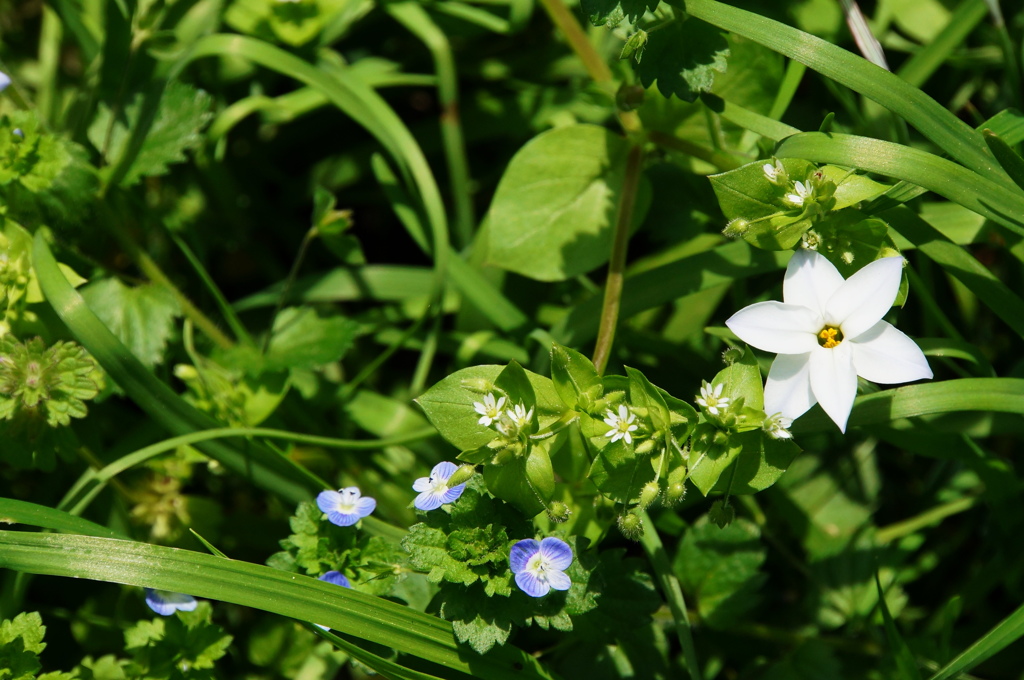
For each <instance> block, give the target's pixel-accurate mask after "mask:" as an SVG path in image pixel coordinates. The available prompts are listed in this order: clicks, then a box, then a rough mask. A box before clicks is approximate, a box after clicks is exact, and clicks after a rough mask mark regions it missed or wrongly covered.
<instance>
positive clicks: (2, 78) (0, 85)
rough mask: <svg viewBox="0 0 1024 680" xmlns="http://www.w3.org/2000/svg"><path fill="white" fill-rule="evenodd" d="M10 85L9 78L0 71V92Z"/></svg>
mask: <svg viewBox="0 0 1024 680" xmlns="http://www.w3.org/2000/svg"><path fill="white" fill-rule="evenodd" d="M10 84H11V77H10V76H9V75H7V74H6V73H4V72H3V71H0V92H3V91H4V90H6V89H7V87H8V86H9V85H10Z"/></svg>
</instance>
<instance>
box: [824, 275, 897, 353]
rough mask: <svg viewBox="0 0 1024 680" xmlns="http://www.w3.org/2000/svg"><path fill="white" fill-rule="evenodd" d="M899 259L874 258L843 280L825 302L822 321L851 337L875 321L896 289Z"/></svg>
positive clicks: (881, 314)
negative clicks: (838, 328) (823, 319)
mask: <svg viewBox="0 0 1024 680" xmlns="http://www.w3.org/2000/svg"><path fill="white" fill-rule="evenodd" d="M902 276H903V258H902V257H898V256H897V257H886V258H882V259H881V260H875V261H874V262H872V263H871V264H869V265H867V266H866V267H864V268H863V269H861V270H860V271H859V272H857V273H856V274H854V275H853V276H851V277H850V278H848V279H846V281H845V282H843V285H842V286H840V287H839V290H837V291H836V292H835V293H834V294H833V295H832V297H830V298H829V300H828V303H827V305H826V312H825V321H826V322H827V323H829V324H832V325H835V326H839V327H840V328H841V329H842V331H843V336H844V337H845V338H846V339H847V340H852V339H854V338H856V337H857V336H858V335H860V334H861V333H863V332H864V331H866V330H867V329H869V328H871V327H872V326H874V325H875V324H876V323H878V322H879V321H880V320H881V318H882V316H884V315H885V313H886V312H887V311H889V308H890V307H892V303H893V301H894V300H896V294H897V293H899V290H900V278H901V277H902Z"/></svg>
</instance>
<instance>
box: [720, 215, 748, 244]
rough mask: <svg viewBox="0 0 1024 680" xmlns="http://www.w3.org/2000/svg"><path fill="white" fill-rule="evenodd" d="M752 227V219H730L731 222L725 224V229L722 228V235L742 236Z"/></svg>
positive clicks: (727, 236)
mask: <svg viewBox="0 0 1024 680" xmlns="http://www.w3.org/2000/svg"><path fill="white" fill-rule="evenodd" d="M749 228H750V221H749V220H746V219H744V218H742V217H737V218H735V219H731V220H729V223H728V224H726V225H725V229H723V230H722V235H723V236H725V237H726V238H732V239H736V238H740V237H741V236H743V234H745V233H747V229H749Z"/></svg>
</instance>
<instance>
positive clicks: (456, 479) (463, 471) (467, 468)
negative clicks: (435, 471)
mask: <svg viewBox="0 0 1024 680" xmlns="http://www.w3.org/2000/svg"><path fill="white" fill-rule="evenodd" d="M475 474H476V466H475V465H469V464H466V465H462V466H460V467H459V469H458V470H456V471H455V472H453V473H452V476H451V477H449V478H448V488H451V487H453V486H458V485H459V484H463V483H465V482H468V481H469V480H470V478H471V477H472V476H473V475H475Z"/></svg>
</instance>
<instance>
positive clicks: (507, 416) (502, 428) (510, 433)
mask: <svg viewBox="0 0 1024 680" xmlns="http://www.w3.org/2000/svg"><path fill="white" fill-rule="evenodd" d="M532 420H533V409H532V408H531V409H530V410H529V411H527V410H526V405H524V404H523V402H519V403H518V404H516V405H515V406H513V407H512V408H511V409H507V410H506V411H505V412H504V413H502V414H501V420H500V421H499V422H498V423H497V424H495V427H497V428H498V432H500V433H502V434H503V435H505V436H506V437H509V438H513V437H518V436H519V433H520V432H522V431H523V430H525V429H526V428H527V426H529V424H530V422H531V421H532Z"/></svg>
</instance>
